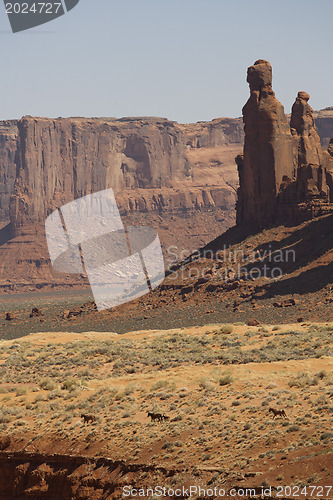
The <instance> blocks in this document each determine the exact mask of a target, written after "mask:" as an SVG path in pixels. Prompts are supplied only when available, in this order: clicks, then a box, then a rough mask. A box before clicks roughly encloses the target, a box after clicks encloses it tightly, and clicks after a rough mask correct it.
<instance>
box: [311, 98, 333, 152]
mask: <svg viewBox="0 0 333 500" xmlns="http://www.w3.org/2000/svg"><path fill="white" fill-rule="evenodd" d="M313 116H314V119H315V123H316V128H317V131H318V134H319V136H320V142H321V145H322V147H323V148H327V147H328V144H329V142H330V140H331V138H332V136H333V132H332V130H333V106H330V107H328V108H325V109H321V110H320V111H314V113H313Z"/></svg>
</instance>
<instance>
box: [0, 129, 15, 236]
mask: <svg viewBox="0 0 333 500" xmlns="http://www.w3.org/2000/svg"><path fill="white" fill-rule="evenodd" d="M16 146H17V122H16V121H15V120H8V121H2V122H0V227H1V225H2V224H3V223H5V222H6V221H7V220H8V219H9V200H10V197H11V195H12V194H13V192H14V181H15V176H16V165H15V153H16Z"/></svg>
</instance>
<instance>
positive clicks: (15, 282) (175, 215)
mask: <svg viewBox="0 0 333 500" xmlns="http://www.w3.org/2000/svg"><path fill="white" fill-rule="evenodd" d="M228 121H229V120H228V119H221V120H220V121H218V120H217V121H216V123H215V124H214V125H213V127H210V126H209V124H207V125H206V124H200V125H194V126H193V129H194V131H192V132H191V125H184V126H182V125H178V124H176V123H174V122H170V121H168V120H166V119H163V118H136V119H129V118H127V119H121V120H116V119H84V118H71V119H62V118H59V119H56V120H51V119H44V118H33V117H25V118H23V119H22V120H20V121H19V122H18V131H19V133H18V147H17V153H16V167H17V168H16V180H15V188H14V192H13V193H12V196H11V202H10V218H11V227H10V228H9V227H8V228H7V230H6V231H5V230H3V231H2V233H0V240H2V242H3V243H4V244H2V245H0V288H1V287H3V289H5V290H16V291H17V286H19V287H21V288H22V287H23V288H26V287H27V286H28V285H29V282H31V281H34V282H38V283H39V284H43V285H44V284H47V283H54V284H58V283H59V282H60V283H61V282H63V280H64V275H62V276H60V275H59V274H56V273H54V272H53V270H52V268H51V266H50V265H49V261H48V252H47V248H46V244H45V243H46V242H45V231H44V221H45V218H46V217H47V215H48V214H49V213H50V212H52V211H53V210H54V209H55V208H57V207H60V206H61V205H63V204H64V203H67V202H69V201H71V200H73V199H75V198H79V197H81V196H84V195H86V194H89V193H91V192H96V191H99V190H103V189H106V188H109V187H111V188H113V190H114V192H115V195H116V200H117V203H118V206H119V207H120V211H121V214H122V216H123V218H124V224H127V225H147V224H148V225H151V226H153V227H155V228H156V229H157V230H158V232H159V235H160V239H161V242H162V246H163V249H164V251H165V253H166V252H167V248H168V247H169V246H170V245H174V246H175V247H176V248H177V250H176V252H177V254H178V255H179V257H181V255H180V254H181V252H182V251H183V250H185V249H186V250H187V252H188V253H190V252H192V251H194V250H195V248H197V247H198V246H202V245H203V244H205V243H207V242H208V241H209V240H210V238H211V236H217V235H218V234H219V233H220V232H221V231H223V230H226V229H227V228H228V227H230V226H232V225H233V224H234V220H235V214H234V206H235V201H236V189H237V185H238V179H237V174H236V169H235V165H234V161H233V158H234V156H235V154H237V153H238V152H239V151H240V145H239V144H238V143H237V142H235V143H234V141H236V139H237V137H238V135H240V136H241V135H242V130H241V129H242V127H241V126H240V123H239V121H237V122H236V124H235V125H233V121H232V120H230V122H231V123H229V124H228ZM209 128H212V129H214V133H213V132H211V135H209V134H208V132H207V130H208V129H209ZM190 132H191V133H192V136H191V137H192V139H193V138H194V137H195V138H196V139H195V142H196V143H195V146H197V147H194V146H190V145H189V144H188V141H189V140H190V139H189V135H188V134H189V133H190ZM228 134H230V135H231V136H232V137H231V138H230V139H229V138H228ZM199 143H200V144H203V143H204V144H206V146H205V147H199ZM219 143H221V144H222V145H221V146H218V144H219ZM211 144H214V147H211ZM9 229H10V231H9ZM13 236H14V238H13ZM9 238H12V239H11V240H10V242H9V241H8V239H9ZM6 241H7V243H6ZM9 270H10V272H9ZM75 280H76V278H74V277H73V276H71V277H69V280H68V281H69V282H70V283H72V282H73V281H75ZM21 288H20V289H21Z"/></svg>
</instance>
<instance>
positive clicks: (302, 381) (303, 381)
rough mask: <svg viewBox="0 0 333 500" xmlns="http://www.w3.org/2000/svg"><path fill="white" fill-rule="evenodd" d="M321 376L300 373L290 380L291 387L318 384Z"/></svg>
mask: <svg viewBox="0 0 333 500" xmlns="http://www.w3.org/2000/svg"><path fill="white" fill-rule="evenodd" d="M318 382H319V377H316V376H315V377H311V376H310V375H309V374H308V373H298V374H297V375H296V377H293V378H292V379H290V380H289V382H288V385H289V387H299V388H301V387H306V386H312V385H318Z"/></svg>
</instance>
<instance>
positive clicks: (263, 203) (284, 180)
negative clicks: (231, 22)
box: [236, 60, 333, 229]
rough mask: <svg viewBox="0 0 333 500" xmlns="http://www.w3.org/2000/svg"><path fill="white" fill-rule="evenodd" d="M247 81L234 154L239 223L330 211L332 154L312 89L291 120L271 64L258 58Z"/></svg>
mask: <svg viewBox="0 0 333 500" xmlns="http://www.w3.org/2000/svg"><path fill="white" fill-rule="evenodd" d="M247 81H248V83H249V85H250V93H251V95H250V98H249V100H248V102H247V103H246V105H245V106H244V108H243V120H244V123H245V127H244V129H245V143H244V154H243V155H239V156H237V157H236V163H237V166H238V172H239V181H240V187H239V190H238V202H237V223H238V224H239V225H244V226H245V225H246V226H249V227H252V228H253V229H260V228H263V227H266V226H268V225H270V224H272V223H274V222H277V221H279V220H280V221H283V222H285V223H297V222H300V221H301V220H304V219H307V218H312V217H316V216H319V215H323V214H325V213H330V212H332V211H333V205H332V203H331V201H332V188H331V187H330V185H332V176H331V173H330V170H331V158H330V155H329V153H328V152H323V151H322V147H321V142H320V137H319V135H318V133H317V130H316V126H315V121H314V116H313V110H312V108H311V106H310V105H309V104H308V101H309V98H310V96H309V94H307V93H306V92H304V91H300V92H299V93H298V95H297V97H296V100H295V103H294V105H293V107H292V113H291V118H290V124H288V120H287V117H286V115H285V114H284V110H283V106H282V105H281V103H280V102H279V101H278V100H277V99H276V98H275V94H274V92H273V90H272V68H271V65H270V64H269V63H268V62H267V61H264V60H259V61H257V62H255V63H254V65H253V66H251V67H250V68H249V69H248V78H247Z"/></svg>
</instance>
